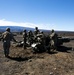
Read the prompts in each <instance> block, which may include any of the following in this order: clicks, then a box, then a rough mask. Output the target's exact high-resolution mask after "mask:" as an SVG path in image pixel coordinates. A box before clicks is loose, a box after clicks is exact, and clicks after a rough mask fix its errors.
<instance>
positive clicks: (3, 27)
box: [0, 26, 49, 32]
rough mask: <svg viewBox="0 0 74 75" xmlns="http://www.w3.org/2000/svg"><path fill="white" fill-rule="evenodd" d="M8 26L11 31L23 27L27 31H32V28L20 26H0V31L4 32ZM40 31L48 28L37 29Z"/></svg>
mask: <svg viewBox="0 0 74 75" xmlns="http://www.w3.org/2000/svg"><path fill="white" fill-rule="evenodd" d="M7 27H9V28H10V29H11V32H22V31H23V30H24V29H26V30H27V31H29V30H32V31H34V28H29V27H22V26H0V32H4V31H5V30H6V28H7ZM39 30H41V31H45V32H48V31H49V30H44V29H39Z"/></svg>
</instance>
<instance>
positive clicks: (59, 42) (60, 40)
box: [57, 37, 74, 46]
mask: <svg viewBox="0 0 74 75" xmlns="http://www.w3.org/2000/svg"><path fill="white" fill-rule="evenodd" d="M71 40H74V38H69V37H58V38H57V46H61V45H63V43H68V42H70V41H71Z"/></svg>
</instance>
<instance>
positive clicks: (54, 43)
mask: <svg viewBox="0 0 74 75" xmlns="http://www.w3.org/2000/svg"><path fill="white" fill-rule="evenodd" d="M57 37H58V35H57V34H56V33H55V32H54V30H53V29H52V31H51V34H50V46H51V48H52V49H53V50H56V49H57Z"/></svg>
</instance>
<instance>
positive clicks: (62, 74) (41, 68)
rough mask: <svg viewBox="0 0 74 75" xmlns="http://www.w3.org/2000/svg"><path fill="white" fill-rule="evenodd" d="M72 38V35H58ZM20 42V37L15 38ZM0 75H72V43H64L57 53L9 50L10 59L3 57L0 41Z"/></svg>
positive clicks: (17, 48)
mask: <svg viewBox="0 0 74 75" xmlns="http://www.w3.org/2000/svg"><path fill="white" fill-rule="evenodd" d="M59 35H60V36H66V37H70V38H74V33H59ZM15 38H16V39H17V40H18V41H20V40H22V36H19V35H17V36H15ZM0 75H74V41H70V42H69V43H64V44H63V46H61V47H60V48H59V50H58V51H57V52H53V53H47V52H44V53H36V54H33V53H32V49H31V48H27V49H25V50H23V48H22V47H13V46H12V45H11V48H10V57H9V58H6V57H4V53H3V47H2V42H1V41H0Z"/></svg>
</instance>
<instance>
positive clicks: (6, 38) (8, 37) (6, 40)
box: [1, 28, 17, 57]
mask: <svg viewBox="0 0 74 75" xmlns="http://www.w3.org/2000/svg"><path fill="white" fill-rule="evenodd" d="M1 39H2V40H3V48H4V54H5V57H8V56H9V49H10V44H11V41H12V40H13V41H15V42H17V41H16V40H15V39H14V37H13V34H12V33H11V32H10V28H6V31H5V32H4V33H2V36H1Z"/></svg>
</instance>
